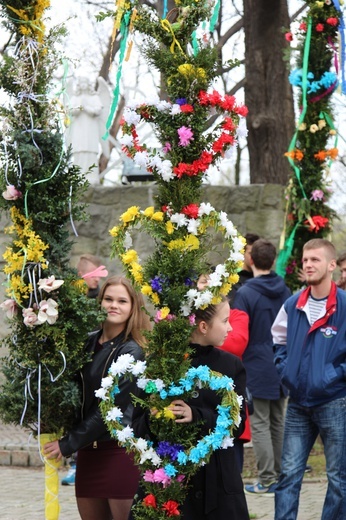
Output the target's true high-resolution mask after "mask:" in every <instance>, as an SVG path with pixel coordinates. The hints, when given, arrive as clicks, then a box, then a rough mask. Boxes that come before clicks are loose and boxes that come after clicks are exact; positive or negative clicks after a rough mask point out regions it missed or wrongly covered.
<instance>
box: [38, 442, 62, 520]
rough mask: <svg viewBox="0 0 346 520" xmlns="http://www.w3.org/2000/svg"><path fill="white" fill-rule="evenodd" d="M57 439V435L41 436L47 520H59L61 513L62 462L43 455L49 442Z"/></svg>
mask: <svg viewBox="0 0 346 520" xmlns="http://www.w3.org/2000/svg"><path fill="white" fill-rule="evenodd" d="M56 439H57V436H56V434H52V433H42V434H41V435H40V447H41V455H42V457H43V460H44V476H45V493H44V502H45V520H58V519H59V513H60V504H59V497H58V492H59V475H58V468H59V467H60V465H61V460H59V461H58V460H56V459H47V458H46V457H45V456H44V454H43V446H44V445H45V444H46V443H47V442H51V441H54V440H56Z"/></svg>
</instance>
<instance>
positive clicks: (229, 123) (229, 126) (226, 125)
mask: <svg viewBox="0 0 346 520" xmlns="http://www.w3.org/2000/svg"><path fill="white" fill-rule="evenodd" d="M222 128H223V129H224V130H228V131H229V132H233V130H235V124H234V122H233V120H232V118H231V117H225V120H224V122H223V123H222Z"/></svg>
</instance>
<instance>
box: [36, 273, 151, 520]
mask: <svg viewBox="0 0 346 520" xmlns="http://www.w3.org/2000/svg"><path fill="white" fill-rule="evenodd" d="M99 300H100V303H101V307H103V308H104V309H105V310H106V311H107V317H106V319H105V321H104V322H103V324H102V328H101V330H99V331H97V332H95V333H93V334H91V335H90V337H89V338H88V340H87V342H86V349H87V351H88V352H89V353H90V355H91V361H90V362H89V363H87V364H86V365H85V367H84V368H83V370H82V372H81V378H82V388H83V406H82V418H81V421H80V422H79V424H77V425H76V427H75V428H73V429H71V431H70V432H69V433H68V434H67V435H66V436H64V437H63V438H61V439H60V440H59V441H53V442H48V443H47V444H46V445H45V446H44V451H45V454H46V456H47V457H48V458H57V459H61V457H62V456H65V457H68V456H70V455H71V454H72V453H73V452H75V451H78V456H77V469H76V497H77V505H78V510H79V514H80V516H81V518H82V520H95V519H96V518H97V520H111V519H112V518H116V519H117V520H127V517H128V513H129V511H130V508H131V504H132V500H133V496H134V494H135V492H136V490H137V486H138V480H139V473H138V469H137V467H136V466H135V465H134V463H133V459H132V458H131V457H130V455H128V454H127V453H126V451H125V449H124V448H121V447H120V446H119V445H118V443H117V442H116V441H115V440H113V439H112V438H111V436H110V433H109V432H108V429H107V426H106V425H105V423H104V421H103V418H102V416H101V413H100V409H99V399H98V398H96V396H95V390H98V389H99V388H100V387H101V380H102V378H104V377H105V376H106V375H107V373H108V370H109V367H110V365H111V363H112V362H113V361H116V360H117V358H118V357H119V356H120V355H122V354H131V355H132V356H133V357H134V358H135V359H143V358H144V355H143V351H142V348H141V344H143V337H142V334H141V331H142V330H144V329H148V328H149V319H148V317H147V315H146V314H145V311H144V310H143V299H142V296H141V295H140V294H138V293H136V292H135V291H134V289H133V287H132V286H131V284H130V282H129V281H128V280H127V279H126V278H123V277H119V276H114V277H111V278H109V279H108V280H107V281H106V282H105V284H104V285H103V287H102V288H101V291H100V294H99ZM119 383H120V384H119V389H120V392H119V393H118V394H117V395H116V396H115V398H114V402H115V405H116V406H118V407H120V408H121V410H122V412H123V422H124V423H125V424H128V423H129V422H130V420H131V415H132V410H133V407H132V404H131V398H130V394H131V393H132V394H136V393H138V388H137V386H136V382H135V381H130V380H129V379H126V378H121V380H120V382H119Z"/></svg>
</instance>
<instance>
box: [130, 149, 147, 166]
mask: <svg viewBox="0 0 346 520" xmlns="http://www.w3.org/2000/svg"><path fill="white" fill-rule="evenodd" d="M133 161H134V162H135V163H136V164H137V165H138V166H141V167H142V168H146V167H147V162H148V153H147V152H136V153H135V155H134V156H133Z"/></svg>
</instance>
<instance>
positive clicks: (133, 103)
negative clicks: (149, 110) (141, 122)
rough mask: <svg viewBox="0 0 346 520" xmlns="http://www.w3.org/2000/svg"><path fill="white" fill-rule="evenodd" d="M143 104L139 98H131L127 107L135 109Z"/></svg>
mask: <svg viewBox="0 0 346 520" xmlns="http://www.w3.org/2000/svg"><path fill="white" fill-rule="evenodd" d="M143 103H144V101H143ZM141 104H142V103H139V102H138V99H137V100H136V99H130V101H128V103H127V106H126V108H127V109H130V110H135V109H136V108H137V107H138V106H139V105H141ZM126 108H125V110H126Z"/></svg>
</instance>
